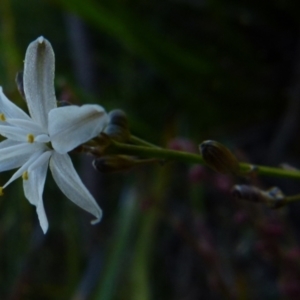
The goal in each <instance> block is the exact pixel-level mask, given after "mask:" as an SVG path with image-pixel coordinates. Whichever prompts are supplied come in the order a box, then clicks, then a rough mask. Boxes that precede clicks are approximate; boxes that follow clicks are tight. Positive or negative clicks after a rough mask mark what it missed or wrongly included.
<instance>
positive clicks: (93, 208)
mask: <svg viewBox="0 0 300 300" xmlns="http://www.w3.org/2000/svg"><path fill="white" fill-rule="evenodd" d="M50 169H51V172H52V176H53V178H54V180H55V182H56V184H57V185H58V186H59V188H60V189H61V190H62V192H63V193H64V194H65V195H66V196H67V197H68V198H69V199H70V200H71V201H73V202H74V203H75V204H76V205H78V206H79V207H81V208H82V209H84V210H86V211H88V212H89V213H91V214H93V215H94V216H95V217H96V220H94V221H93V222H92V223H96V222H99V221H100V219H101V217H102V210H101V208H100V207H99V206H98V204H97V202H96V201H95V199H94V198H93V196H92V195H91V193H90V192H89V191H88V190H87V188H86V187H85V186H84V184H83V183H82V181H81V179H80V178H79V176H78V174H77V173H76V170H75V169H74V166H73V163H72V161H71V159H70V157H69V155H68V154H59V153H56V152H54V153H53V155H52V157H51V159H50Z"/></svg>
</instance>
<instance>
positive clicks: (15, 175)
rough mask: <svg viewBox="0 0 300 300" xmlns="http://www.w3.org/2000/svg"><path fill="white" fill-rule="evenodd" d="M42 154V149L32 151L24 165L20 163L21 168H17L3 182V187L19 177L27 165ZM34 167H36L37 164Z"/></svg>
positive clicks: (27, 167) (26, 168)
mask: <svg viewBox="0 0 300 300" xmlns="http://www.w3.org/2000/svg"><path fill="white" fill-rule="evenodd" d="M42 154H43V152H42V151H37V152H35V153H33V154H32V155H31V156H30V158H29V159H28V160H27V161H26V162H25V163H24V165H22V167H21V168H19V169H18V170H17V171H16V172H15V173H14V174H13V176H12V177H11V178H10V179H9V180H8V181H7V182H6V183H5V185H4V186H3V188H6V187H7V186H8V185H9V184H11V183H12V182H13V181H15V180H16V179H18V178H19V177H21V176H22V174H23V173H24V172H25V171H28V169H29V167H30V166H31V165H32V164H33V163H34V162H35V161H37V160H38V159H39V157H40V156H41V155H42ZM35 167H38V166H37V165H36V166H35Z"/></svg>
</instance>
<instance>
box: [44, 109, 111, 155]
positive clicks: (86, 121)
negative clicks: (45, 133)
mask: <svg viewBox="0 0 300 300" xmlns="http://www.w3.org/2000/svg"><path fill="white" fill-rule="evenodd" d="M107 122H108V116H107V114H106V112H105V110H104V109H103V107H101V106H100V105H88V104H87V105H83V106H80V107H79V106H75V105H72V106H65V107H59V108H55V109H52V110H51V111H50V112H49V135H50V138H51V143H52V146H53V148H54V149H55V150H56V151H57V152H59V153H61V154H64V153H67V152H68V151H70V150H73V149H74V148H75V147H77V146H79V145H81V144H82V143H84V142H86V141H88V140H90V139H92V138H93V137H95V136H97V135H98V134H99V133H100V132H101V131H102V130H103V129H104V127H105V126H106V125H107Z"/></svg>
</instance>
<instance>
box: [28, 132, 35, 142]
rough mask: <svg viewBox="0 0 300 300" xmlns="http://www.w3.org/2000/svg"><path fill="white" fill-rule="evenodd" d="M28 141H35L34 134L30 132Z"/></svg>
mask: <svg viewBox="0 0 300 300" xmlns="http://www.w3.org/2000/svg"><path fill="white" fill-rule="evenodd" d="M27 142H28V143H33V142H34V135H33V134H31V133H29V134H27Z"/></svg>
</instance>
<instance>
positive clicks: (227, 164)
mask: <svg viewBox="0 0 300 300" xmlns="http://www.w3.org/2000/svg"><path fill="white" fill-rule="evenodd" d="M199 149H200V153H201V155H202V157H203V160H204V162H205V163H206V164H207V165H208V166H209V167H210V168H211V169H213V170H214V171H216V172H219V173H224V174H226V173H232V174H236V173H238V172H239V169H240V167H239V162H238V160H237V158H236V157H235V156H234V155H233V154H232V152H231V151H230V150H229V149H228V148H226V147H225V146H224V145H222V144H221V143H219V142H216V141H211V140H208V141H204V142H203V143H201V144H200V146H199Z"/></svg>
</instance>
